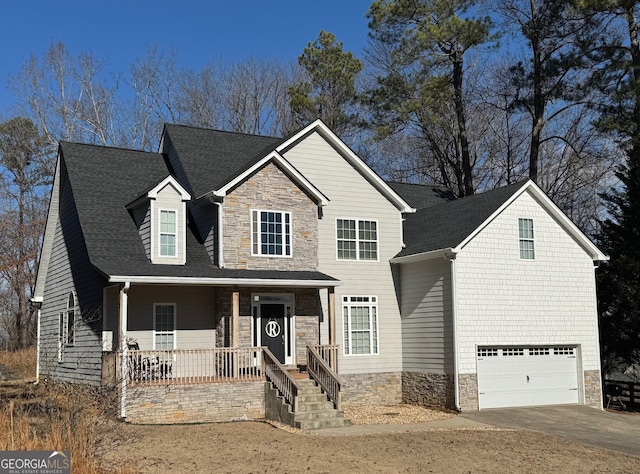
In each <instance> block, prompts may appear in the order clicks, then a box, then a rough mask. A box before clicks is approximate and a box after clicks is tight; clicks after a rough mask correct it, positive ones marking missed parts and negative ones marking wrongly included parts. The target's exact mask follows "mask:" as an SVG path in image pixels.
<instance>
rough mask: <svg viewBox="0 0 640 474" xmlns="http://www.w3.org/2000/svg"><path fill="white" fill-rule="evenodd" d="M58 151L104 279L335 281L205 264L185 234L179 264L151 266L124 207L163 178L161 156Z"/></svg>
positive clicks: (67, 147)
mask: <svg viewBox="0 0 640 474" xmlns="http://www.w3.org/2000/svg"><path fill="white" fill-rule="evenodd" d="M60 153H61V156H62V159H63V161H64V165H65V168H66V170H67V173H68V177H69V182H70V184H71V189H72V192H73V198H74V202H75V206H76V209H77V212H78V218H79V220H80V225H81V228H82V232H83V236H84V240H85V243H86V246H87V251H88V254H89V258H90V260H91V263H92V265H94V266H95V267H96V268H97V269H98V270H99V271H101V272H102V273H104V274H105V275H109V276H114V275H120V276H125V275H126V276H168V277H196V278H266V279H286V280H291V279H294V280H326V281H329V280H335V279H333V278H331V277H329V276H327V275H325V274H323V273H320V272H299V271H293V272H279V271H266V270H265V271H253V270H232V269H220V268H218V267H217V266H214V265H213V264H211V260H210V259H209V256H208V254H207V252H206V250H205V248H204V245H202V244H201V243H200V242H198V240H197V239H196V237H195V236H194V234H193V233H192V232H191V231H188V232H187V262H186V264H185V265H158V264H152V263H151V262H150V261H149V259H148V258H147V256H146V253H145V249H144V246H143V243H142V240H141V238H140V235H139V233H138V228H137V226H136V224H135V222H134V220H133V218H132V217H131V215H130V213H129V211H128V210H127V208H126V206H127V204H129V203H130V202H131V201H132V200H133V199H135V198H136V197H137V195H138V194H139V193H140V192H141V191H143V190H147V191H148V190H149V189H151V188H153V187H154V186H155V185H156V184H158V183H159V182H160V181H162V180H163V179H164V178H166V177H167V176H169V171H168V169H167V166H166V164H165V160H164V157H163V156H162V155H161V154H159V153H149V152H142V151H135V150H127V149H121V148H108V147H102V146H95V145H83V144H78V143H68V142H62V143H60ZM212 161H213V160H212ZM106 170H109V171H111V172H106ZM197 174H198V173H196V175H197Z"/></svg>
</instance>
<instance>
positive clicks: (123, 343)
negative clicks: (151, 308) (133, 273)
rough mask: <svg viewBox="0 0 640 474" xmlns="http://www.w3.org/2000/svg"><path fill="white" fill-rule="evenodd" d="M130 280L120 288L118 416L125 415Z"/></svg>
mask: <svg viewBox="0 0 640 474" xmlns="http://www.w3.org/2000/svg"><path fill="white" fill-rule="evenodd" d="M130 287H131V283H130V282H128V281H127V282H125V284H124V285H123V287H122V288H121V289H120V350H121V351H122V361H121V363H120V365H121V367H120V369H121V370H120V377H121V379H122V380H121V381H120V384H121V385H120V417H121V418H126V417H127V409H126V400H127V358H128V355H129V347H128V346H127V317H128V306H129V295H128V292H129V288H130Z"/></svg>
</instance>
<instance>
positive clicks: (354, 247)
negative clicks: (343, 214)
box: [336, 219, 378, 260]
mask: <svg viewBox="0 0 640 474" xmlns="http://www.w3.org/2000/svg"><path fill="white" fill-rule="evenodd" d="M336 240H337V242H336V248H337V254H338V260H378V223H377V222H376V221H368V220H356V219H337V220H336Z"/></svg>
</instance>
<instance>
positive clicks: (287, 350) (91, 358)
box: [33, 121, 606, 422]
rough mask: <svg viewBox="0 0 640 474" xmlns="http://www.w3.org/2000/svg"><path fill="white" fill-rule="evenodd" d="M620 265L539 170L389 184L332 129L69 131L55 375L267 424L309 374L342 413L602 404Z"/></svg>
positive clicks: (52, 275)
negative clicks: (107, 141)
mask: <svg viewBox="0 0 640 474" xmlns="http://www.w3.org/2000/svg"><path fill="white" fill-rule="evenodd" d="M604 259H606V256H604V255H603V254H602V253H601V252H600V251H599V250H598V249H597V248H596V247H595V246H594V245H593V244H592V243H591V242H590V241H589V239H587V238H586V237H585V236H584V235H583V234H582V233H581V232H580V231H579V230H578V229H577V228H576V226H575V225H574V224H573V223H571V221H570V220H569V219H568V218H567V217H566V216H564V214H562V212H560V210H559V209H558V208H557V207H556V206H555V205H554V204H553V203H552V202H551V201H550V200H549V199H548V198H547V197H546V196H545V195H544V194H543V193H542V192H541V191H540V189H539V188H538V187H537V186H536V185H535V184H534V183H532V182H523V183H519V184H517V185H511V186H508V187H505V188H501V189H499V190H496V191H492V192H488V193H485V194H482V195H478V196H474V197H469V198H463V199H458V200H456V199H454V197H453V196H452V194H451V193H450V192H448V191H446V190H442V189H438V188H433V187H428V186H417V185H399V184H388V183H386V182H385V181H384V180H382V179H381V178H380V177H379V176H378V175H377V174H376V173H374V172H373V171H372V170H371V169H370V168H369V167H368V166H367V165H366V164H365V163H364V162H363V161H362V160H361V159H360V158H359V157H358V156H356V155H355V154H354V153H353V151H352V150H350V149H349V148H348V147H347V146H346V145H345V144H344V143H343V142H342V141H341V140H340V139H339V138H338V137H337V136H336V135H335V134H333V133H332V132H331V130H329V129H328V128H327V127H326V126H325V125H324V124H323V123H322V122H320V121H316V122H314V123H312V124H311V125H309V126H308V127H306V128H304V129H302V130H300V131H299V132H297V133H295V134H293V135H292V136H290V137H287V138H284V139H279V138H271V137H262V136H255V135H245V134H238V133H229V132H221V131H215V130H206V129H198V128H193V127H185V126H177V125H166V126H165V128H164V131H163V134H162V140H161V144H160V149H159V152H158V153H148V152H140V151H133V150H125V149H117V148H109V147H101V146H94V145H82V144H75V143H64V142H63V143H61V144H60V148H59V152H58V162H57V167H56V175H55V180H54V186H53V193H52V198H51V204H50V209H49V216H48V220H47V226H46V232H45V237H44V243H43V250H42V258H41V262H40V268H39V273H38V280H37V285H36V292H35V297H34V299H33V301H34V303H35V304H36V305H37V306H38V307H39V337H38V355H39V364H38V370H39V374H40V376H44V375H46V376H47V377H52V378H55V379H58V380H65V381H76V382H86V383H93V384H100V383H104V382H106V381H108V380H110V381H111V382H113V381H114V380H115V381H117V385H118V387H119V390H120V402H121V406H120V409H121V415H122V417H124V418H126V419H127V420H129V421H145V422H153V421H156V422H172V421H181V422H183V421H216V420H229V419H236V418H240V417H244V418H261V417H264V416H265V410H266V414H267V416H268V415H269V412H270V408H269V407H270V406H271V405H270V402H269V401H268V395H267V393H268V390H266V389H265V380H267V382H268V383H267V386H275V387H276V392H277V393H279V394H280V395H282V396H284V397H285V399H286V400H287V401H288V405H290V409H291V410H294V411H295V410H296V409H299V407H298V405H297V402H296V394H297V393H298V391H299V390H301V387H300V382H296V380H299V378H298V377H300V375H293V374H294V373H295V370H294V369H297V368H298V367H302V368H303V369H305V368H306V369H308V371H307V373H308V374H309V375H310V376H311V377H312V378H313V379H314V380H315V381H316V383H317V384H318V385H319V386H320V387H322V389H323V390H324V392H325V396H328V397H329V399H330V400H331V401H332V403H333V405H334V406H338V405H339V403H340V402H347V403H349V402H350V403H360V402H369V403H370V402H377V403H386V404H393V403H400V402H402V401H405V402H409V403H420V404H425V405H433V406H441V407H449V408H458V409H462V410H466V409H478V408H480V409H482V408H487V407H491V406H515V405H531V404H545V403H586V404H590V405H593V406H601V396H600V375H599V374H600V368H599V356H598V343H597V340H598V331H597V318H596V300H595V283H594V282H595V280H594V262H596V263H597V262H599V261H602V260H604ZM551 368H553V369H551ZM555 368H557V369H558V370H555ZM507 374H510V375H507ZM303 376H306V375H303ZM266 399H267V401H266V402H265V400H266ZM265 406H266V408H265Z"/></svg>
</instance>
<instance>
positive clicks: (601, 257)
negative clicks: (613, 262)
mask: <svg viewBox="0 0 640 474" xmlns="http://www.w3.org/2000/svg"><path fill="white" fill-rule="evenodd" d="M527 191H528V192H530V193H531V194H532V196H533V197H534V198H535V199H536V200H537V201H538V202H539V203H540V204H541V205H542V206H543V207H544V208H545V209H546V210H547V211H548V212H549V213H550V214H551V215H552V216H553V217H555V218H556V219H557V220H558V222H559V223H560V225H562V227H564V229H565V230H566V231H567V232H568V233H569V234H570V235H571V236H572V237H573V238H574V239H575V240H576V241H577V243H578V244H579V245H580V246H581V247H583V248H584V249H585V251H586V252H587V253H588V254H589V256H590V257H591V258H592V259H593V260H594V261H606V260H609V257H608V256H607V255H605V254H604V253H602V252H601V251H600V249H598V247H596V246H595V245H594V244H593V242H591V240H590V239H589V238H588V237H587V236H586V235H584V233H583V232H582V231H581V230H580V229H578V227H577V226H576V225H575V224H574V223H573V221H572V220H571V219H569V218H568V217H567V215H566V214H565V213H564V212H562V211H561V210H560V208H559V207H558V206H556V205H555V204H554V202H553V201H552V200H551V199H550V198H549V196H547V195H546V194H545V192H544V191H542V189H540V187H539V186H538V185H537V184H536V183H534V182H533V181H531V180H529V181H527V182H526V183H525V184H524V185H523V186H522V187H521V188H520V189H518V191H516V192H515V193H513V195H512V196H511V197H510V198H509V199H507V200H506V201H505V202H504V203H502V205H501V206H500V207H499V208H498V209H497V210H496V211H495V212H494V213H493V214H491V215H490V216H489V217H488V218H487V219H485V221H484V222H483V223H482V224H480V225H479V226H478V227H477V228H476V229H475V230H474V231H473V232H472V233H471V234H469V235H468V236H467V237H466V238H465V239H464V240H463V241H462V242H460V243H459V244H458V245H457V246H456V247H455V248H454V249H453V251H454V252H455V253H459V252H460V251H461V250H462V249H463V248H464V246H465V245H467V244H468V243H469V241H471V239H473V238H474V237H475V236H476V235H478V234H479V233H480V232H481V231H482V230H483V229H484V228H485V227H486V226H487V225H489V223H490V222H491V221H493V220H494V219H495V218H496V217H497V216H499V215H500V214H501V213H502V212H503V211H504V210H505V209H506V208H507V207H509V206H510V205H511V203H513V202H514V201H515V200H516V199H518V198H519V197H520V196H521V195H522V194H523V193H525V192H527Z"/></svg>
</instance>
